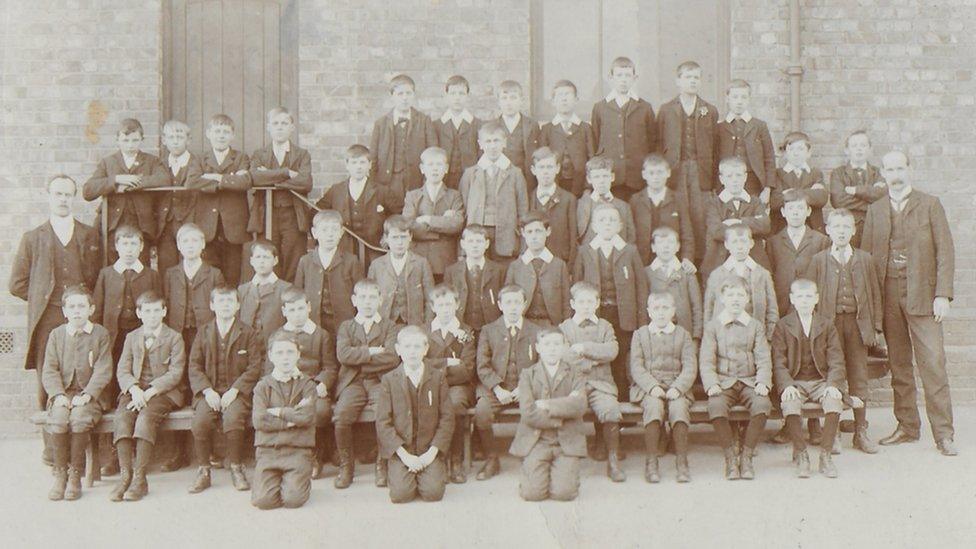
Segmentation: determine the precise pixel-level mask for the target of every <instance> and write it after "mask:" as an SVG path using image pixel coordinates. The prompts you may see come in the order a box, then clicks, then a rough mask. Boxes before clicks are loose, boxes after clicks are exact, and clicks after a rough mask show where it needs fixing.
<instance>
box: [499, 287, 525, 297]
mask: <svg viewBox="0 0 976 549" xmlns="http://www.w3.org/2000/svg"><path fill="white" fill-rule="evenodd" d="M505 294H518V295H520V296H522V300H523V301H525V289H524V288H522V287H521V286H519V285H518V284H509V285H507V286H502V289H501V290H498V301H501V300H502V296H503V295H505Z"/></svg>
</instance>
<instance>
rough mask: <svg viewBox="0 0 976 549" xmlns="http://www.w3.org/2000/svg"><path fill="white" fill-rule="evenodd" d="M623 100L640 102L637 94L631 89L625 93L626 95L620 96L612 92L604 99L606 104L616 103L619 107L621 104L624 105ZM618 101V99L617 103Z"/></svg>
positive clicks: (614, 91) (615, 91)
mask: <svg viewBox="0 0 976 549" xmlns="http://www.w3.org/2000/svg"><path fill="white" fill-rule="evenodd" d="M624 98H626V99H628V100H634V101H639V100H640V97H638V95H637V92H636V91H634V89H633V88H631V89H630V91H628V92H627V95H623V96H621V95H620V94H619V93H618V92H617V90H613V91H612V92H610V93H608V94H607V97H606V99H607V103H610V102H611V101H616V102H617V104H618V105H620V104H621V103H624V104H626V101H623V99H624ZM618 99H619V101H618Z"/></svg>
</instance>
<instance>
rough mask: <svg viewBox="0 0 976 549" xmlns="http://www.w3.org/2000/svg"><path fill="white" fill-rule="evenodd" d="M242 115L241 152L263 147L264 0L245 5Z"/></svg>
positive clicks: (256, 0) (240, 127)
mask: <svg viewBox="0 0 976 549" xmlns="http://www.w3.org/2000/svg"><path fill="white" fill-rule="evenodd" d="M243 51H244V66H243V73H244V114H243V115H242V116H241V120H240V121H239V122H238V133H239V134H240V135H241V138H242V140H243V150H245V151H247V152H248V154H250V153H251V152H252V151H254V150H255V149H258V148H260V147H261V146H262V145H263V144H264V137H263V136H264V131H265V130H264V93H265V91H264V55H265V53H264V0H248V1H247V2H245V3H244V46H243Z"/></svg>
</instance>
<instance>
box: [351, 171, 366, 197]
mask: <svg viewBox="0 0 976 549" xmlns="http://www.w3.org/2000/svg"><path fill="white" fill-rule="evenodd" d="M366 181H367V178H365V177H364V178H363V179H362V180H361V181H355V180H353V179H352V178H351V177H350V178H349V196H351V197H352V199H353V200H359V197H360V196H363V191H364V190H366Z"/></svg>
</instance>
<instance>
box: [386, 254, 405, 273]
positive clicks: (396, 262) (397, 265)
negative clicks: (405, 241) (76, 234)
mask: <svg viewBox="0 0 976 549" xmlns="http://www.w3.org/2000/svg"><path fill="white" fill-rule="evenodd" d="M389 255H390V264H391V265H393V271H394V272H395V273H396V274H397V275H398V276H399V274H400V273H402V272H403V268H404V267H406V266H407V260H408V259H410V252H407V253H405V254H403V257H400V258H398V257H396V256H395V255H393V253H390V254H389Z"/></svg>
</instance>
